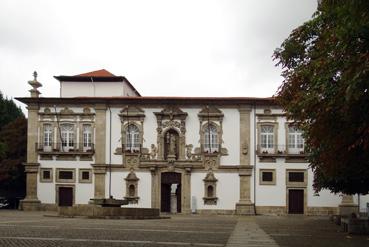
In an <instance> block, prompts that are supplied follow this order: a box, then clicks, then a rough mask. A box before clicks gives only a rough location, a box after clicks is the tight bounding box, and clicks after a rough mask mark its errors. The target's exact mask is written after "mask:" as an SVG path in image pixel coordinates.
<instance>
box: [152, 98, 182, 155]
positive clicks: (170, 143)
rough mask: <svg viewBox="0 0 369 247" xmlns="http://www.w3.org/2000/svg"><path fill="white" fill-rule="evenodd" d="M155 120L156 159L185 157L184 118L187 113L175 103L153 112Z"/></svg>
mask: <svg viewBox="0 0 369 247" xmlns="http://www.w3.org/2000/svg"><path fill="white" fill-rule="evenodd" d="M154 114H155V116H156V120H157V125H158V127H157V128H156V131H157V146H158V148H157V149H158V150H157V159H158V160H168V161H174V160H185V159H186V118H187V115H188V114H187V113H186V112H183V111H182V110H181V109H179V108H178V107H177V106H175V105H170V106H166V107H165V108H164V109H163V110H162V111H160V112H154Z"/></svg>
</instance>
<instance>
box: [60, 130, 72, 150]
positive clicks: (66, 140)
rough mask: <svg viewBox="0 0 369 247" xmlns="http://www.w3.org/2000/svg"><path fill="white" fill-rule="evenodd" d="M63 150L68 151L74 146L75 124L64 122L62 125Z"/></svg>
mask: <svg viewBox="0 0 369 247" xmlns="http://www.w3.org/2000/svg"><path fill="white" fill-rule="evenodd" d="M60 129H61V139H62V140H61V142H62V147H63V149H62V151H66V152H68V151H69V150H70V149H73V148H74V125H73V124H62V125H61V127H60Z"/></svg>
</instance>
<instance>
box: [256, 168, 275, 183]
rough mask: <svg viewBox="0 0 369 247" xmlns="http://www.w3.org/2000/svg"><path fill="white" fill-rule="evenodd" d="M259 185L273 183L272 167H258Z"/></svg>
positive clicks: (273, 173) (273, 171)
mask: <svg viewBox="0 0 369 247" xmlns="http://www.w3.org/2000/svg"><path fill="white" fill-rule="evenodd" d="M259 183H260V185H275V184H276V179H275V170H274V169H260V179H259Z"/></svg>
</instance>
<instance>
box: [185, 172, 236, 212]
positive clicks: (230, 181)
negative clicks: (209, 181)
mask: <svg viewBox="0 0 369 247" xmlns="http://www.w3.org/2000/svg"><path fill="white" fill-rule="evenodd" d="M214 175H215V177H216V178H217V179H218V182H217V188H216V193H217V197H218V202H217V205H204V200H203V199H202V198H203V197H204V195H205V191H204V190H205V188H204V181H203V179H204V178H205V176H206V173H204V172H195V173H192V174H191V200H192V197H193V196H194V197H195V198H196V209H228V210H234V209H235V205H236V203H237V202H238V201H239V194H240V183H239V176H238V173H214ZM191 207H192V203H191Z"/></svg>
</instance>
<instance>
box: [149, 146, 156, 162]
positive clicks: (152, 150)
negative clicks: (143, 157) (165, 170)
mask: <svg viewBox="0 0 369 247" xmlns="http://www.w3.org/2000/svg"><path fill="white" fill-rule="evenodd" d="M157 155H158V149H157V147H156V146H155V144H151V151H150V159H151V160H155V159H156V158H157Z"/></svg>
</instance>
